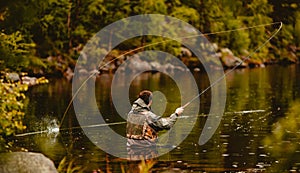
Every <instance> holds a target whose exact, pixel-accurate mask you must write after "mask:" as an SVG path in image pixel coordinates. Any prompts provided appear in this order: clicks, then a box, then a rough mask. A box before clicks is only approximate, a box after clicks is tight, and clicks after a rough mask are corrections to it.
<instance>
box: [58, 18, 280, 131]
mask: <svg viewBox="0 0 300 173" xmlns="http://www.w3.org/2000/svg"><path fill="white" fill-rule="evenodd" d="M276 24H280V28H279V29H278V30H277V31H276V33H275V34H273V35H272V36H271V37H270V38H269V39H268V40H267V41H266V42H264V43H263V44H262V45H261V46H260V47H258V48H257V49H256V50H255V51H254V52H252V53H251V54H250V55H249V56H248V57H247V58H246V59H244V61H245V60H247V59H249V58H250V57H251V56H252V55H253V54H254V53H256V52H257V51H258V50H260V49H261V48H262V47H263V46H265V44H267V43H268V42H269V41H270V40H271V39H272V38H273V37H274V36H275V35H276V34H277V33H278V32H279V31H280V29H281V28H282V22H273V23H268V24H261V25H255V26H251V27H243V28H238V29H231V30H224V31H217V32H211V33H204V34H197V35H190V36H186V37H179V38H177V39H187V38H194V37H199V36H200V37H204V36H209V35H216V34H223V33H229V32H235V31H241V30H249V29H253V28H259V27H265V26H271V25H276ZM169 41H174V40H171V39H169V40H164V41H160V42H155V43H151V44H148V45H144V46H140V47H137V48H135V49H132V50H130V51H127V52H125V53H123V54H121V55H119V56H117V57H116V58H114V59H112V60H110V61H108V62H107V63H105V64H104V65H102V66H100V67H99V70H101V69H102V68H103V67H105V66H107V65H108V64H110V63H112V62H114V61H115V60H117V59H120V58H122V57H123V56H126V55H128V54H130V53H133V52H135V51H138V50H141V49H144V48H147V47H150V46H154V45H158V44H162V43H166V42H169ZM244 61H242V62H241V63H240V64H238V65H237V66H235V67H234V68H232V70H231V71H233V70H234V69H236V68H237V67H238V66H239V65H241V64H242V63H243V62H244ZM231 71H230V72H231ZM99 73H100V72H99V71H98V72H94V73H92V74H91V75H90V76H89V77H88V78H87V79H86V80H84V81H83V83H82V84H81V85H80V87H79V88H78V89H77V90H76V92H75V93H74V94H73V97H72V98H71V100H70V102H69V104H68V106H67V108H66V110H65V112H64V114H63V116H62V119H61V123H60V125H59V128H60V127H61V126H62V124H63V122H64V119H65V117H66V114H67V112H68V111H69V109H70V107H71V105H72V102H73V101H74V99H75V97H76V96H77V95H78V93H79V91H80V90H81V88H82V87H83V86H84V84H85V83H86V82H87V81H88V80H90V79H91V78H92V77H93V76H94V75H96V74H99ZM227 74H228V72H227V73H225V75H224V76H222V77H221V78H219V79H218V80H216V81H215V82H214V83H213V84H212V85H211V86H209V87H208V88H206V89H205V90H204V91H202V92H201V93H200V94H198V95H197V96H195V97H194V98H192V99H191V101H189V102H188V103H186V104H185V105H184V106H182V108H185V107H186V106H188V105H189V104H190V103H191V102H193V101H194V100H195V99H197V98H198V97H199V96H201V95H202V94H203V93H205V92H206V91H207V90H208V89H210V88H211V87H212V86H214V85H215V84H216V83H218V82H219V81H220V80H222V79H223V78H225V77H226V75H227Z"/></svg>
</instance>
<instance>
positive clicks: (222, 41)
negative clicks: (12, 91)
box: [0, 0, 300, 79]
mask: <svg viewBox="0 0 300 173" xmlns="http://www.w3.org/2000/svg"><path fill="white" fill-rule="evenodd" d="M299 6H300V2H298V1H294V0H288V1H284V2H278V1H276V0H268V1H267V0H263V1H261V0H253V1H243V2H240V1H213V0H207V1H203V0H201V1H197V2H194V1H190V0H188V1H182V0H177V1H174V2H173V1H166V0H156V1H153V0H146V1H145V0H141V1H140V0H138V1H134V2H133V1H132V2H131V1H127V0H120V1H117V2H113V1H108V0H104V1H103V0H85V1H74V2H73V1H68V0H46V1H42V2H41V1H37V0H31V1H22V0H17V1H3V2H1V3H0V54H1V56H0V72H1V73H2V74H5V73H11V72H17V73H21V72H22V73H23V72H26V73H28V75H29V76H31V77H41V76H45V77H47V78H49V77H63V76H66V77H67V78H69V79H70V75H72V73H73V70H74V67H75V65H76V61H77V59H78V57H79V56H80V54H81V50H82V49H83V46H84V45H85V44H86V43H87V42H88V40H89V39H90V38H91V37H92V36H93V35H95V34H96V33H97V32H98V31H100V30H101V29H102V28H104V27H105V26H107V25H109V24H111V23H113V22H115V21H118V20H120V19H123V18H126V17H130V16H134V15H139V14H162V15H168V16H172V17H175V18H178V19H180V20H183V21H185V22H187V23H189V24H191V25H192V26H193V27H195V28H196V29H198V30H199V31H200V32H202V33H218V32H219V31H228V30H234V31H236V32H226V33H222V34H211V35H206V36H205V37H206V38H207V39H208V40H209V42H211V43H212V44H213V47H215V51H216V52H217V56H218V58H219V59H220V60H221V62H222V64H223V66H224V68H232V67H233V66H235V65H236V63H237V62H240V61H241V60H243V59H245V57H247V56H248V55H249V54H250V53H251V52H253V51H254V50H255V49H256V48H257V47H259V46H260V45H262V44H263V43H264V41H266V40H267V39H268V38H269V37H270V35H271V33H273V32H274V31H275V30H276V29H278V25H279V24H278V23H276V22H282V23H283V28H282V30H281V31H280V32H279V33H278V34H277V35H276V36H275V37H274V38H273V39H272V40H271V41H270V43H268V44H266V45H265V46H264V47H263V48H262V49H261V50H259V51H258V52H257V53H255V54H254V55H253V56H252V57H251V58H249V59H247V61H246V62H245V63H242V65H241V67H264V66H265V65H268V64H274V63H279V64H289V63H298V62H299V54H300V53H299V50H300V17H299V16H300V8H299ZM116 9H117V10H116ZM281 14H285V15H281ZM272 22H275V23H273V24H271V23H272ZM254 26H260V27H254ZM156 27H157V28H159V29H161V30H165V29H170V28H168V27H167V25H162V24H161V25H158V26H156ZM247 27H249V29H243V30H239V29H240V28H247ZM173 32H176V31H173ZM109 34H110V36H112V35H113V31H111V33H109ZM115 37H121V36H118V35H116V36H115ZM100 39H101V38H100ZM163 40H164V38H161V37H157V36H141V37H135V38H132V39H129V40H126V41H125V42H122V43H121V44H120V45H118V47H116V48H115V49H113V50H112V51H110V52H107V50H110V45H111V44H110V43H107V45H106V48H104V47H101V48H97V49H99V52H100V53H101V54H103V52H105V53H108V55H107V56H106V58H105V59H107V60H111V59H113V58H115V57H118V56H119V55H122V54H123V53H124V52H126V51H128V50H133V49H136V48H138V47H142V46H145V45H148V44H152V43H157V42H161V41H163ZM145 50H160V51H164V52H169V53H171V54H172V55H174V56H175V57H178V58H179V59H181V60H182V61H183V62H184V63H185V64H186V65H187V66H188V68H189V69H190V70H194V69H196V71H197V70H199V69H201V68H200V67H201V64H199V62H198V61H197V58H195V56H194V55H193V54H192V53H191V52H190V50H188V49H187V48H185V47H182V45H181V44H180V43H178V42H176V41H171V42H168V43H162V44H158V45H155V46H149V47H147V48H145V49H142V50H140V51H145ZM134 53H138V52H133V54H134ZM133 54H131V55H129V56H133ZM124 58H125V57H124ZM161 63H162V64H167V63H168V62H161ZM95 66H96V65H95ZM117 66H118V64H117V63H116V62H114V63H112V64H109V66H108V67H105V68H104V69H102V72H106V71H108V72H112V71H114V70H115V69H116V68H117ZM95 70H98V69H97V67H95Z"/></svg>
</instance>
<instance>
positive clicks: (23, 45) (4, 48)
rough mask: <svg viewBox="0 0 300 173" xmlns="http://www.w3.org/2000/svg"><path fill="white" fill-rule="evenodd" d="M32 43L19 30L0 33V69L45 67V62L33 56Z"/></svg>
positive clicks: (19, 69)
mask: <svg viewBox="0 0 300 173" xmlns="http://www.w3.org/2000/svg"><path fill="white" fill-rule="evenodd" d="M34 48H35V44H34V43H28V42H26V41H25V38H24V36H23V35H22V34H21V32H19V31H16V32H15V33H12V34H10V35H7V34H5V33H0V54H1V55H0V60H1V62H2V63H0V70H4V69H6V68H9V69H11V70H14V71H21V70H22V69H32V68H35V67H46V66H45V64H44V63H43V62H42V61H41V60H40V59H38V58H37V57H35V56H34V55H33V54H34Z"/></svg>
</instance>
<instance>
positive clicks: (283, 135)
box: [263, 101, 300, 172]
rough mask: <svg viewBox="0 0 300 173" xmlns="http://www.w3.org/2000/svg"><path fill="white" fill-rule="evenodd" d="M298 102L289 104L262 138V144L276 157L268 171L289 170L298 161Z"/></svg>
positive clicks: (299, 109) (299, 126)
mask: <svg viewBox="0 0 300 173" xmlns="http://www.w3.org/2000/svg"><path fill="white" fill-rule="evenodd" d="M299 105H300V102H299V101H296V102H294V103H293V104H292V105H291V106H290V109H289V111H288V113H287V115H286V116H285V117H283V118H281V119H280V120H279V121H278V122H277V123H275V124H274V125H273V130H272V134H270V135H268V136H267V137H266V138H265V139H264V141H263V142H264V144H265V145H266V146H267V148H268V150H269V152H270V153H271V155H272V156H273V157H275V158H276V159H278V164H275V165H274V166H273V167H270V168H269V171H268V172H273V171H274V170H276V172H290V171H289V170H290V169H292V167H293V166H296V164H297V163H298V162H299V156H300V155H299V152H297V151H299V149H300V147H299V144H298V143H296V142H291V141H299V140H300V135H299V128H300V123H299V120H300V119H299V114H300V107H299Z"/></svg>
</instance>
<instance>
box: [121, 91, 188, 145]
mask: <svg viewBox="0 0 300 173" xmlns="http://www.w3.org/2000/svg"><path fill="white" fill-rule="evenodd" d="M152 96H153V95H152V92H151V91H148V90H143V91H141V92H140V93H139V96H138V99H137V100H136V101H135V102H134V103H133V105H132V108H131V111H130V112H129V113H128V117H127V132H126V133H127V149H129V150H130V149H132V148H135V149H137V148H141V149H142V150H141V151H145V149H146V148H155V147H156V142H157V138H158V132H159V131H161V130H165V129H166V130H169V129H170V128H171V127H172V126H173V125H174V124H175V122H176V120H177V117H178V116H179V115H181V114H182V112H183V110H184V109H183V108H177V109H176V111H175V113H173V114H172V115H170V117H167V118H162V117H160V116H158V115H155V114H154V113H153V112H152V111H151V104H152ZM135 151H136V150H135Z"/></svg>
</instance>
